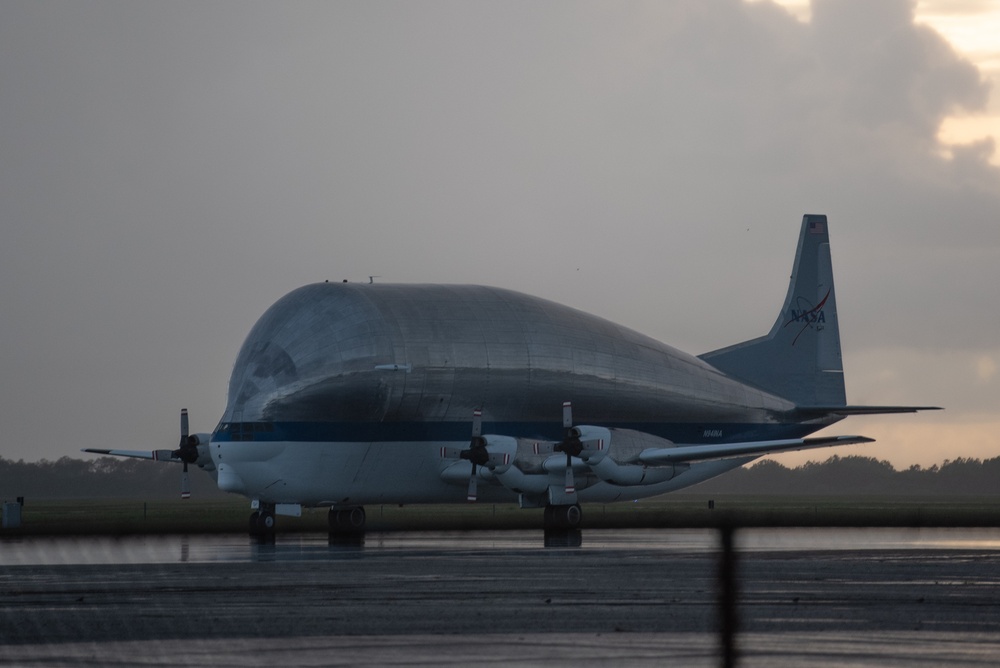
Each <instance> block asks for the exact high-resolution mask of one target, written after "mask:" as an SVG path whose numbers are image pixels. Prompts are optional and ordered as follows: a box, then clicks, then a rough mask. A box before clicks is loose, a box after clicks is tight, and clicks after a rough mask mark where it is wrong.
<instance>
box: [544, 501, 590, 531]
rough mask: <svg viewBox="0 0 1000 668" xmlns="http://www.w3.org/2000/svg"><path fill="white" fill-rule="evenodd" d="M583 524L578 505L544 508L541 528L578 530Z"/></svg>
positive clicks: (581, 513) (581, 512)
mask: <svg viewBox="0 0 1000 668" xmlns="http://www.w3.org/2000/svg"><path fill="white" fill-rule="evenodd" d="M582 522H583V511H581V510H580V506H579V504H576V503H574V504H571V505H560V506H545V515H544V516H543V526H544V527H545V529H546V530H550V529H579V528H580V524H581V523H582Z"/></svg>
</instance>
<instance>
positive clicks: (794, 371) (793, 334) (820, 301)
mask: <svg viewBox="0 0 1000 668" xmlns="http://www.w3.org/2000/svg"><path fill="white" fill-rule="evenodd" d="M700 357H701V359H703V360H705V361H706V362H708V363H709V364H711V365H712V366H714V367H715V368H717V369H719V370H720V371H722V372H723V373H725V374H727V375H729V376H732V377H734V378H737V379H739V380H741V381H743V382H745V383H748V384H750V385H754V386H756V387H759V388H760V389H762V390H764V391H766V392H770V393H771V394H776V395H778V396H780V397H784V398H786V399H788V400H790V401H793V402H795V403H796V404H798V405H800V406H843V405H844V404H846V403H847V401H846V394H845V392H844V366H843V362H842V360H841V355H840V328H839V327H838V325H837V298H836V295H835V293H834V289H833V266H832V263H831V261H830V236H829V232H828V228H827V222H826V216H820V215H809V214H807V215H805V216H803V217H802V231H801V232H800V233H799V247H798V251H797V252H796V254H795V266H794V267H793V268H792V278H791V281H790V282H789V285H788V295H787V296H786V297H785V304H784V306H782V308H781V313H779V314H778V319H777V320H776V321H775V322H774V326H773V327H771V331H770V332H769V333H768V334H767V336H762V337H760V338H757V339H751V340H750V341H745V342H743V343H738V344H736V345H734V346H729V347H728V348H722V349H720V350H715V351H713V352H710V353H705V354H704V355H701V356H700Z"/></svg>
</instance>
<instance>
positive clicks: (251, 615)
mask: <svg viewBox="0 0 1000 668" xmlns="http://www.w3.org/2000/svg"><path fill="white" fill-rule="evenodd" d="M577 540H579V542H580V545H579V546H578V547H576V546H574V545H575V543H576V541H577ZM718 543H719V537H718V533H717V532H715V531H712V530H622V531H614V530H600V531H599V530H593V531H584V532H583V534H582V535H568V536H566V535H563V536H552V537H550V538H549V540H548V541H546V540H545V539H543V536H542V533H541V532H531V531H511V532H500V531H498V532H462V533H387V534H369V535H368V536H367V537H366V538H365V540H364V542H363V544H360V545H359V544H346V545H345V544H343V543H333V544H331V543H330V542H329V541H328V539H327V537H326V536H322V535H298V536H291V535H290V536H282V535H279V536H278V537H277V539H276V541H275V543H274V544H273V545H266V544H265V545H260V544H257V543H255V542H253V541H251V540H250V539H249V538H246V537H242V536H220V537H182V536H166V537H144V538H134V539H120V540H115V539H93V538H87V539H79V540H73V539H53V540H44V539H31V540H27V539H25V540H22V541H17V542H15V541H10V540H4V541H2V542H0V663H3V664H5V665H33V666H34V665H123V666H124V665H156V666H164V665H208V664H212V665H223V666H225V665H239V666H256V665H261V666H263V665H267V666H274V665H281V666H295V665H449V664H450V665H459V664H462V665H468V664H484V663H492V664H499V665H510V664H518V665H542V664H545V665H554V664H555V665H559V664H569V663H573V664H583V665H602V664H609V663H614V664H616V665H620V664H622V663H627V664H628V665H654V664H655V665H662V664H663V663H664V662H667V661H672V662H674V663H675V664H676V665H684V666H714V665H718V664H719V659H718V655H719V649H718V648H719V638H718V633H717V630H718V626H719V624H718V619H719V610H718V606H717V596H718V579H717V569H718V561H719V559H718ZM546 544H548V547H546ZM736 546H737V549H738V562H737V576H738V582H739V584H738V587H739V591H738V608H737V614H738V628H739V636H738V638H737V647H738V650H739V653H740V665H746V666H783V665H784V666H799V665H803V664H804V663H806V662H808V663H809V664H810V665H814V666H875V665H878V666H884V665H893V664H894V663H895V664H896V665H907V666H914V665H917V666H920V665H926V666H939V665H969V666H994V665H998V664H1000V568H998V566H1000V531H997V530H927V529H925V530H919V531H917V530H878V529H869V530H842V529H836V530H822V529H809V530H802V529H785V530H745V531H740V532H737V535H736Z"/></svg>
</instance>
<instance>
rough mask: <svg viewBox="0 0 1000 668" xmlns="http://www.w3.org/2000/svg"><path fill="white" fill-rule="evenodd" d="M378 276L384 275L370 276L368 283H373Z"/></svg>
mask: <svg viewBox="0 0 1000 668" xmlns="http://www.w3.org/2000/svg"><path fill="white" fill-rule="evenodd" d="M376 278H382V277H381V276H369V277H368V285H371V284H372V283H374V282H375V279H376Z"/></svg>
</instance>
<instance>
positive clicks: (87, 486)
mask: <svg viewBox="0 0 1000 668" xmlns="http://www.w3.org/2000/svg"><path fill="white" fill-rule="evenodd" d="M180 480H181V466H180V464H164V463H162V462H152V461H147V460H142V459H118V458H114V457H100V458H98V459H91V460H87V459H74V458H71V457H62V458H61V459H58V460H56V461H48V460H44V459H43V460H42V461H40V462H24V461H23V460H20V461H16V462H15V461H11V460H8V459H3V458H2V457H0V500H6V501H13V500H15V499H16V498H17V497H25V498H26V499H29V500H30V499H32V498H35V499H98V498H100V499H146V500H152V499H171V498H178V497H179V496H180ZM190 480H191V495H192V497H193V498H195V499H199V498H202V499H205V498H222V497H226V496H228V495H227V494H226V493H225V492H221V491H220V490H219V489H218V487H216V486H215V481H214V480H213V479H212V478H211V477H210V476H208V475H206V474H205V473H204V472H202V471H199V470H198V469H197V468H196V467H191V472H190ZM685 491H687V492H691V493H696V494H711V495H713V496H715V495H721V494H738V495H751V496H752V495H769V496H811V495H815V496H837V495H845V496H846V495H876V496H886V495H889V496H997V495H1000V457H995V458H993V459H987V460H985V461H981V460H978V459H963V458H960V459H955V460H949V461H945V462H944V463H943V464H941V465H940V466H938V465H934V466H931V467H929V468H921V467H920V466H916V465H915V466H911V467H910V468H908V469H905V470H902V471H897V470H896V469H895V468H893V467H892V465H891V464H890V463H889V462H887V461H880V460H877V459H875V458H873V457H860V456H849V457H840V456H837V455H834V456H833V457H831V458H830V459H827V460H826V461H823V462H809V463H807V464H804V465H802V466H798V467H796V468H788V467H786V466H784V465H782V464H780V463H778V462H775V461H772V460H761V461H759V462H757V463H756V464H753V465H751V466H745V467H742V468H739V469H736V470H735V471H731V472H729V473H726V474H725V475H722V476H720V477H718V478H713V479H712V480H709V481H707V482H704V483H701V484H700V485H696V486H694V487H691V488H688V489H687V490H685Z"/></svg>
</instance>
